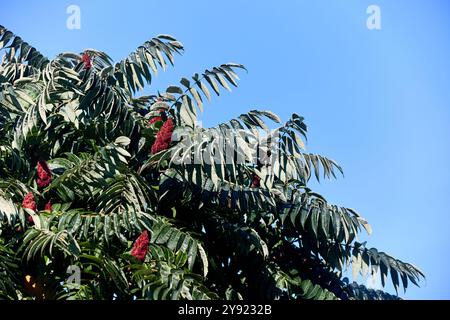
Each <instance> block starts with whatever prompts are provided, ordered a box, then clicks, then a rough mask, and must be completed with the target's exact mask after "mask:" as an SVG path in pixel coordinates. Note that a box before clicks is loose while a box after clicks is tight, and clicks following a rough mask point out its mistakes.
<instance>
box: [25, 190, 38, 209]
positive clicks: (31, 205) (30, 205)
mask: <svg viewBox="0 0 450 320" xmlns="http://www.w3.org/2000/svg"><path fill="white" fill-rule="evenodd" d="M22 207H23V208H26V209H30V210H33V211H36V210H37V205H36V201H35V200H34V195H33V193H32V192H31V191H30V192H28V193H27V194H26V195H25V197H24V198H23V201H22Z"/></svg>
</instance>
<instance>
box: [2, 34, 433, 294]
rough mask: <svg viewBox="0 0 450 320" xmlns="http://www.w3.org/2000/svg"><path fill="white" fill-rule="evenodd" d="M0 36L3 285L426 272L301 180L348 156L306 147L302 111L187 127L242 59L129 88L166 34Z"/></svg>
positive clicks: (132, 285)
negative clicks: (73, 49) (79, 47)
mask: <svg viewBox="0 0 450 320" xmlns="http://www.w3.org/2000/svg"><path fill="white" fill-rule="evenodd" d="M0 51H1V52H2V53H5V56H4V58H3V59H2V62H1V64H0V298H1V299H121V300H133V299H230V300H234V299H264V300H274V299H283V300H288V299H291V300H299V299H319V300H322V299H327V300H328V299H329V300H335V299H396V298H398V297H397V296H393V295H390V294H388V293H385V292H382V291H375V290H371V289H367V288H366V287H364V286H363V285H358V284H357V283H356V282H354V283H352V284H348V282H346V281H344V279H343V274H344V273H345V272H350V271H351V273H352V274H353V280H354V281H360V280H362V281H364V279H366V277H367V276H369V275H370V276H372V277H374V276H377V275H378V276H379V277H380V278H381V283H382V285H383V287H384V286H385V285H386V283H387V282H388V281H391V282H392V284H393V286H394V289H395V290H396V293H397V294H398V290H399V288H400V286H402V287H403V289H404V290H406V289H407V287H408V285H409V283H413V284H415V285H418V284H419V281H420V280H421V279H422V278H424V274H423V273H422V272H421V271H420V270H419V269H418V268H416V267H415V266H413V265H412V264H409V263H405V262H402V261H400V260H399V259H395V258H393V257H391V256H390V255H388V254H386V253H384V252H379V251H378V250H377V249H375V248H367V247H366V244H365V243H360V242H358V234H359V233H360V232H362V231H363V230H365V231H366V232H367V233H368V234H370V233H371V232H372V229H371V227H370V225H369V224H368V222H367V221H366V220H365V219H364V218H363V217H362V216H361V215H360V214H359V213H358V212H356V211H355V210H353V209H349V208H346V207H341V206H337V205H333V204H330V203H328V202H327V201H326V199H325V198H324V197H323V196H321V195H319V194H317V193H314V192H313V191H312V190H310V189H309V188H308V187H307V184H308V182H309V181H310V179H311V178H312V177H315V178H316V179H317V180H319V179H320V178H322V177H323V178H327V179H328V178H336V177H337V176H338V173H341V174H343V170H342V168H341V167H340V166H339V165H338V164H337V162H335V161H334V160H332V159H329V158H327V157H324V156H321V155H315V154H310V153H307V152H306V148H305V142H306V141H307V137H306V134H307V127H306V124H305V123H304V119H303V117H301V116H299V115H297V114H293V115H292V116H291V118H290V119H288V121H287V122H285V123H282V121H281V119H280V118H279V117H278V116H277V115H275V114H274V113H272V112H270V111H266V110H251V111H249V112H248V113H244V114H241V115H240V116H238V117H237V118H236V119H232V120H230V121H228V122H224V123H221V124H219V125H217V126H215V127H211V128H203V127H199V126H198V124H197V118H198V115H199V112H203V109H204V104H205V103H206V101H210V100H211V98H212V96H213V95H216V96H219V95H220V94H222V93H223V92H224V90H223V89H225V90H228V91H231V87H236V86H237V81H238V80H239V77H238V70H240V69H243V70H246V69H245V67H244V66H242V65H240V64H234V63H227V64H222V65H220V66H218V67H213V68H211V69H209V70H205V71H204V72H203V73H201V74H194V75H193V76H192V77H191V78H182V79H181V80H180V83H179V85H171V86H169V87H168V88H167V89H166V90H165V91H158V92H157V93H155V94H150V95H145V96H139V95H138V94H139V92H140V91H142V89H143V88H144V87H145V86H146V85H148V84H151V80H152V77H153V76H156V75H157V73H158V70H159V69H162V70H166V68H167V66H168V65H173V64H174V56H175V54H181V53H182V52H183V46H182V45H181V43H180V42H178V41H177V40H176V39H174V38H173V37H171V36H168V35H159V36H157V37H155V38H152V39H150V40H149V41H146V42H145V43H144V44H142V45H141V46H139V47H138V48H137V49H136V50H135V51H134V52H132V53H131V54H130V55H129V56H128V57H126V58H125V59H124V60H122V61H120V62H118V63H113V62H112V60H111V58H110V57H109V56H108V55H107V54H105V53H103V52H100V51H97V50H94V49H87V50H85V51H84V52H82V53H67V52H66V53H61V54H59V55H57V56H56V57H55V58H54V59H52V60H50V59H48V58H46V57H44V56H43V54H41V53H39V52H38V51H37V50H36V49H35V48H33V47H31V46H30V45H29V44H28V43H26V42H24V41H23V40H22V39H21V38H20V37H18V36H16V35H14V34H13V33H12V32H11V31H9V30H7V29H6V28H4V27H2V26H0ZM168 119H170V120H168ZM170 122H172V123H173V124H174V131H173V132H172V131H171V130H172V129H171V125H170ZM161 139H165V140H164V143H166V142H167V141H169V142H170V143H167V145H166V146H165V147H163V148H160V149H162V150H161V151H160V149H158V151H159V152H157V153H154V154H153V153H152V152H151V149H152V145H154V144H156V143H160V144H161ZM161 145H162V144H161ZM38 162H39V163H41V165H40V167H38V166H37V164H38ZM42 163H46V164H47V165H48V171H49V172H47V171H46V170H47V169H45V165H44V167H43V166H42ZM46 174H49V175H51V180H48V179H47V180H45V179H44V180H45V181H46V183H45V184H43V183H42V181H40V183H38V179H37V177H38V176H40V175H44V176H45V175H46ZM26 195H27V199H28V200H27V201H24V198H25V196H26ZM50 206H51V208H50ZM35 209H36V210H35ZM147 236H148V238H147ZM142 250H143V251H142ZM140 253H143V255H142V256H141V255H140ZM70 270H79V276H80V278H79V279H80V281H79V282H78V281H72V280H73V279H74V278H72V277H69V276H70V272H69V273H68V271H70ZM75 275H77V274H75ZM360 277H361V279H360ZM75 278H76V277H75ZM71 279H72V280H71Z"/></svg>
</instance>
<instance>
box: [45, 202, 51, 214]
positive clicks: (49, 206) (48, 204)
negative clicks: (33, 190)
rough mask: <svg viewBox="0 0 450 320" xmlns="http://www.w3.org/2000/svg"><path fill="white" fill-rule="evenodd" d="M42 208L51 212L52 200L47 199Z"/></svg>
mask: <svg viewBox="0 0 450 320" xmlns="http://www.w3.org/2000/svg"><path fill="white" fill-rule="evenodd" d="M44 210H45V211H50V212H52V201H51V200H48V202H47V203H46V204H45V208H44Z"/></svg>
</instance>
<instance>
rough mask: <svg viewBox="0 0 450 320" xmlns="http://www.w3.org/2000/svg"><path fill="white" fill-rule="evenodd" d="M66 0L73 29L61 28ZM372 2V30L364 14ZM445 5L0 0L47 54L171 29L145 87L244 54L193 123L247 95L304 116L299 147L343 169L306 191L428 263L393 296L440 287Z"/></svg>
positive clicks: (5, 19)
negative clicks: (238, 69) (168, 65)
mask: <svg viewBox="0 0 450 320" xmlns="http://www.w3.org/2000/svg"><path fill="white" fill-rule="evenodd" d="M72 4H74V5H78V6H79V7H80V9H81V29H79V30H69V29H67V28H66V20H67V18H68V16H69V15H68V14H67V13H66V9H67V7H68V6H69V5H72ZM372 4H375V5H378V6H379V8H380V9H381V30H368V29H367V27H366V20H367V18H368V15H367V13H366V9H367V7H368V6H369V5H372ZM449 9H450V4H449V2H448V1H446V0H442V1H439V0H396V1H392V0H370V1H368V0H327V1H325V0H311V1H300V0H297V1H293V0H276V1H275V0H273V1H263V0H258V1H256V0H254V1H244V0H239V1H235V0H227V1H221V2H219V1H216V2H213V1H207V0H191V1H186V0H172V1H153V0H146V1H134V0H128V1H121V2H118V1H117V2H115V1H99V0H97V1H84V0H70V1H66V0H63V1H58V2H57V1H48V0H47V1H45V0H44V1H42V0H40V1H7V0H0V24H2V25H4V26H5V27H7V28H9V29H11V30H12V31H13V32H15V33H16V34H18V35H20V36H22V38H24V39H25V40H26V41H28V42H29V43H31V44H32V45H34V46H35V47H37V48H38V49H39V50H40V51H41V52H43V53H44V54H46V55H47V56H49V57H52V56H54V55H55V54H56V53H59V52H62V51H75V52H81V51H83V50H84V49H85V48H96V49H99V50H102V51H105V52H107V53H108V54H110V56H112V57H113V58H114V59H116V60H119V59H121V58H123V57H125V56H126V55H127V54H128V53H129V52H131V51H132V50H134V49H135V48H136V47H137V46H138V45H139V44H141V43H142V42H144V41H145V40H147V39H149V38H151V37H152V36H155V35H157V34H160V33H167V34H171V35H173V36H175V37H176V38H177V39H179V40H180V41H181V42H182V43H183V44H184V45H185V48H186V52H185V54H184V55H183V56H181V57H177V58H176V67H175V69H172V70H170V69H169V71H168V72H166V73H164V74H160V75H159V76H158V78H157V79H156V81H154V83H153V86H152V87H151V89H150V91H151V90H155V91H156V90H157V89H160V90H164V89H165V88H166V86H167V85H169V84H175V83H176V82H178V80H179V79H180V78H181V77H182V76H190V75H192V74H193V73H194V72H201V71H203V70H204V69H205V68H210V67H213V66H215V65H219V64H221V63H224V62H239V63H243V64H245V65H246V67H247V68H248V69H249V73H248V74H246V73H245V72H244V73H241V75H242V76H241V79H242V81H241V82H240V87H239V88H237V89H234V90H233V93H232V94H224V95H222V96H221V97H219V98H215V99H213V100H214V101H213V103H212V104H210V105H207V106H206V109H205V115H204V117H203V122H204V124H205V125H213V124H216V123H218V122H221V121H225V120H228V119H231V118H232V117H236V116H237V115H239V114H240V113H242V112H245V111H248V110H250V109H254V108H257V109H270V110H273V111H275V112H276V113H277V114H279V115H280V116H282V117H283V118H285V119H287V117H288V116H289V115H290V114H291V113H293V112H296V113H299V114H301V115H303V116H305V117H306V122H307V124H308V129H309V140H308V150H309V151H311V152H315V153H321V154H323V155H327V156H329V157H331V158H333V159H335V160H337V161H338V162H339V163H340V164H341V165H342V166H343V168H344V171H345V178H340V179H339V180H337V181H324V182H322V183H321V184H314V188H315V190H316V191H318V192H319V193H321V194H323V195H324V196H326V197H327V199H328V200H329V201H330V202H334V203H336V204H339V205H344V206H347V207H352V208H355V209H357V210H358V211H359V212H360V213H361V214H362V215H363V216H364V217H366V218H367V219H368V220H369V222H370V223H371V224H372V227H373V229H374V233H373V235H372V236H370V237H369V238H368V239H367V240H368V241H369V245H372V246H375V247H377V248H378V249H379V250H382V251H385V252H387V253H389V254H392V255H393V256H394V257H397V258H399V259H401V260H403V261H408V262H412V263H414V264H415V265H417V266H419V267H420V268H421V269H422V270H423V271H424V272H425V273H426V275H427V281H426V283H423V286H422V288H420V289H418V288H415V287H414V288H410V289H408V291H407V293H406V295H404V297H406V298H409V299H450V277H449V272H448V263H449V262H450V261H449V260H450V259H449V243H450V241H449V231H450V229H449V227H450V218H449V217H450V215H449V209H448V205H447V202H448V200H447V199H448V195H449V191H450V171H449V170H448V166H449V163H450V144H449V142H448V140H449V139H448V138H449V137H450V126H449V124H450V111H449V107H450V86H449V85H450V73H449V71H450V43H449V39H450V10H449ZM150 91H149V92H150Z"/></svg>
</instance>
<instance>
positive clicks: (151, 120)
mask: <svg viewBox="0 0 450 320" xmlns="http://www.w3.org/2000/svg"><path fill="white" fill-rule="evenodd" d="M158 121H162V118H161V117H153V118H151V119H150V124H154V123H155V122H158Z"/></svg>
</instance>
